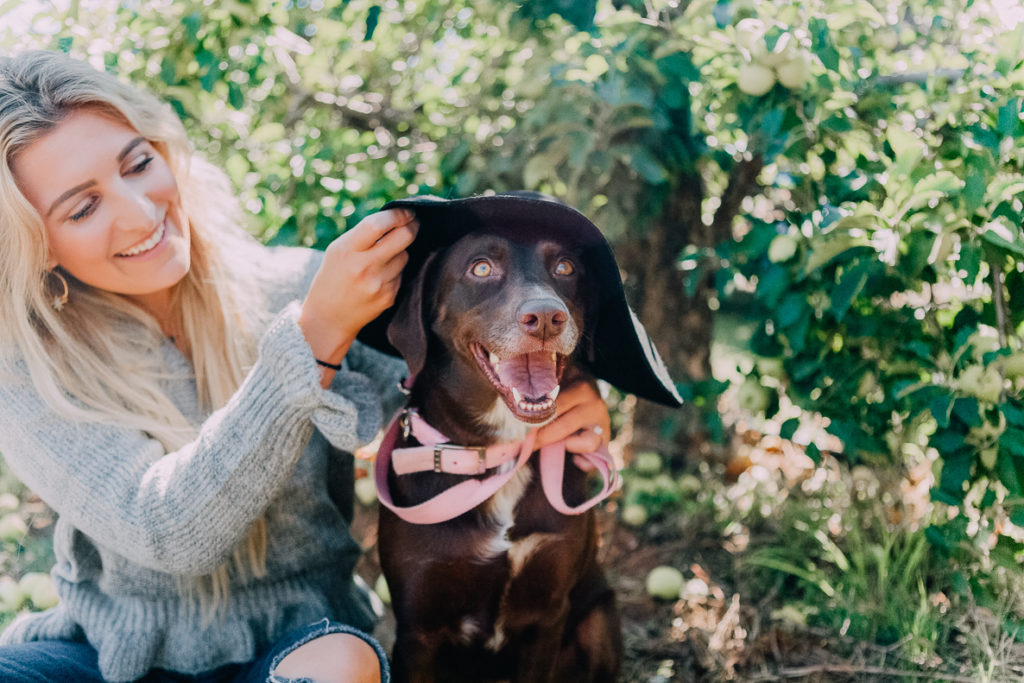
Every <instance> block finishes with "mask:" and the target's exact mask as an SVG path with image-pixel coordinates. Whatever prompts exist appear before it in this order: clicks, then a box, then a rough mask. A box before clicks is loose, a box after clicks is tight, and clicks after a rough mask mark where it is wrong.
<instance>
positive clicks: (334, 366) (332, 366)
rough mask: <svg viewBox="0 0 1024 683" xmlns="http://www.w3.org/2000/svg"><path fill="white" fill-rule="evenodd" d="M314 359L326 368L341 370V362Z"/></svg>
mask: <svg viewBox="0 0 1024 683" xmlns="http://www.w3.org/2000/svg"><path fill="white" fill-rule="evenodd" d="M313 360H315V361H316V363H317V365H322V366H324V367H325V368H330V369H331V370H334V371H335V372H337V371H338V370H341V363H338V364H337V365H335V364H334V363H328V362H327V361H325V360H320V359H319V358H314V359H313Z"/></svg>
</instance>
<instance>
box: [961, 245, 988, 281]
mask: <svg viewBox="0 0 1024 683" xmlns="http://www.w3.org/2000/svg"><path fill="white" fill-rule="evenodd" d="M981 258H982V253H981V249H980V248H979V247H978V245H977V244H974V243H973V242H964V243H963V244H961V245H960V258H959V260H958V261H957V263H958V265H959V266H960V268H961V269H962V270H964V271H966V276H965V277H964V281H965V282H966V283H967V284H974V281H975V280H977V279H978V273H979V272H980V271H981Z"/></svg>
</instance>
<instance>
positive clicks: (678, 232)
mask: <svg viewBox="0 0 1024 683" xmlns="http://www.w3.org/2000/svg"><path fill="white" fill-rule="evenodd" d="M702 196H703V187H702V185H701V183H700V182H699V180H695V181H694V182H692V183H688V184H686V186H685V188H681V190H680V191H678V192H676V193H675V194H674V195H673V196H672V197H671V198H669V199H667V200H666V202H665V209H664V211H663V212H662V215H661V218H660V220H658V221H657V223H656V224H654V225H651V226H649V228H648V230H647V232H646V233H645V234H644V235H643V236H641V237H639V238H637V239H634V240H629V241H624V242H621V243H619V244H617V245H616V254H617V256H618V258H619V261H620V264H621V266H622V268H623V271H624V275H625V285H626V296H627V298H628V299H629V302H630V305H631V306H632V307H633V310H635V311H636V312H637V315H638V316H639V318H640V320H641V321H642V322H643V324H644V327H645V328H647V332H648V334H649V335H650V336H651V339H652V340H654V344H655V346H656V347H657V348H658V351H659V352H660V353H661V356H662V359H663V360H664V361H665V365H666V366H667V367H668V369H669V373H670V374H671V375H672V378H673V379H674V380H675V381H676V382H677V383H681V384H689V383H693V382H700V381H702V380H706V379H708V378H710V377H711V332H712V329H713V327H712V326H713V322H714V321H713V317H712V313H711V308H710V306H709V305H708V300H709V297H710V295H711V292H712V290H711V286H712V284H713V280H712V279H711V277H710V276H709V275H707V274H706V273H705V274H703V275H701V276H700V277H701V282H700V283H698V284H697V286H696V288H695V289H694V293H693V296H692V297H688V296H686V280H687V278H688V277H694V276H697V273H694V272H689V273H687V272H684V271H682V270H680V268H679V256H680V254H681V253H682V250H683V248H684V247H685V246H686V245H687V244H689V243H691V242H692V241H693V235H694V233H696V232H699V231H700V227H699V224H700V222H701V221H700V215H701V199H702ZM707 444H708V435H707V430H706V429H705V428H704V419H703V414H702V411H700V410H698V409H697V408H696V406H694V405H693V404H692V403H689V402H687V403H686V404H685V405H684V406H683V407H682V408H680V409H671V408H665V407H663V406H660V405H657V404H655V403H651V402H649V401H640V402H638V403H637V406H636V409H635V412H634V415H633V439H632V449H633V450H634V451H637V452H638V451H644V450H654V451H657V452H659V453H662V454H663V455H665V456H668V457H672V458H675V457H683V456H686V455H687V454H691V453H702V452H704V451H706V449H707Z"/></svg>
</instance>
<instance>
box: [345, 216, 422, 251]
mask: <svg viewBox="0 0 1024 683" xmlns="http://www.w3.org/2000/svg"><path fill="white" fill-rule="evenodd" d="M415 221H416V216H415V215H414V214H413V213H412V212H411V211H406V210H405V209H388V210H387V211H380V212H378V213H374V214H371V215H369V216H367V217H366V218H364V219H363V220H361V221H359V223H357V224H356V227H354V228H352V229H351V230H349V231H348V232H346V233H344V234H343V235H342V236H341V237H342V238H344V239H346V241H348V243H349V245H350V247H351V248H352V249H354V250H356V251H363V250H365V249H369V248H370V247H372V246H374V245H375V244H377V242H378V241H380V239H381V238H383V237H384V236H385V235H387V234H388V233H390V232H392V231H393V230H395V228H400V227H405V226H407V225H410V224H411V223H414V222H415ZM413 236H415V231H414V232H413ZM406 246H408V245H406ZM402 248H403V249H404V248H405V247H402Z"/></svg>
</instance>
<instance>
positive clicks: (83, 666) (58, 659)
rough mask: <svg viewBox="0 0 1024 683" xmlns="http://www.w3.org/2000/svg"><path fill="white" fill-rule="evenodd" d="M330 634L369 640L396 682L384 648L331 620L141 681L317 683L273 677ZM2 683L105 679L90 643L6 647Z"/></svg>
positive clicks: (384, 678) (385, 673)
mask: <svg viewBox="0 0 1024 683" xmlns="http://www.w3.org/2000/svg"><path fill="white" fill-rule="evenodd" d="M330 633H349V634H352V635H354V636H358V637H359V638H362V639H363V640H365V641H366V642H367V643H368V644H369V645H370V646H371V647H373V650H374V652H376V653H377V659H378V660H379V661H380V679H381V683H388V682H389V681H390V680H391V674H390V671H389V669H388V660H387V657H386V656H385V654H384V650H383V648H381V646H380V643H378V642H377V641H376V640H374V639H373V638H372V637H371V636H369V635H367V634H365V633H363V632H362V631H360V630H358V629H355V628H352V627H351V626H347V625H345V624H341V623H338V622H332V621H329V620H327V619H323V620H321V621H317V622H315V623H313V624H310V625H308V626H303V627H301V628H297V629H295V630H293V631H291V632H290V633H287V634H286V635H284V636H283V637H282V638H280V639H278V641H277V642H276V643H274V644H273V645H272V646H271V647H270V649H269V650H267V651H266V652H265V653H262V654H261V655H260V656H259V657H257V658H256V659H254V660H253V661H251V662H246V663H244V664H228V665H226V666H222V667H220V668H218V669H214V670H213V671H207V672H205V673H201V674H181V673H176V672H174V671H164V670H163V669H154V670H152V671H150V672H149V673H148V674H146V675H145V676H144V677H143V678H141V679H139V680H140V681H141V682H142V683H313V682H312V679H309V678H282V677H280V676H276V675H274V673H273V672H274V669H276V668H277V666H278V664H280V663H281V661H282V660H283V659H284V658H285V657H287V656H288V655H289V654H291V653H292V652H293V651H295V649H296V648H298V647H299V646H300V645H305V644H306V643H308V642H309V641H311V640H313V639H315V638H319V637H320V636H325V635H328V634H330ZM0 681H3V682H4V683H52V682H53V681H76V683H103V677H102V676H101V675H100V671H99V665H98V664H97V662H96V650H94V649H93V648H92V646H90V645H89V644H88V643H84V642H71V641H63V640H41V641H35V642H30V643H22V644H20V645H10V646H6V647H2V648H0Z"/></svg>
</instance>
